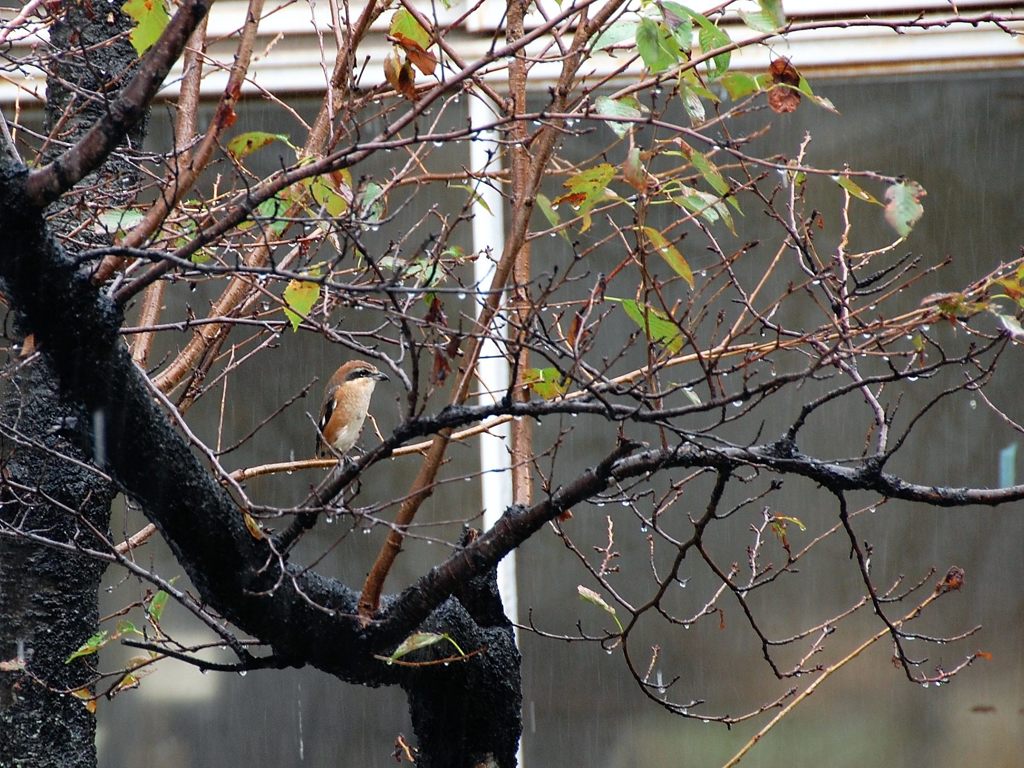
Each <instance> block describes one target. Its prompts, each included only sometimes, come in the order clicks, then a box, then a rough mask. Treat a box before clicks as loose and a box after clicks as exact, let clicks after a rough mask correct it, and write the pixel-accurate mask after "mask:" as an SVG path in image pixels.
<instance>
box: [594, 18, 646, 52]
mask: <svg viewBox="0 0 1024 768" xmlns="http://www.w3.org/2000/svg"><path fill="white" fill-rule="evenodd" d="M637 26H638V24H637V22H636V21H617V22H615V23H614V24H612V25H611V26H610V27H608V28H607V29H606V30H605V31H604V32H602V33H601V34H600V35H598V36H597V40H595V41H594V50H595V51H603V50H604V49H606V48H611V47H612V46H615V45H618V44H619V43H625V42H626V41H629V42H630V43H634V42H635V40H636V28H637Z"/></svg>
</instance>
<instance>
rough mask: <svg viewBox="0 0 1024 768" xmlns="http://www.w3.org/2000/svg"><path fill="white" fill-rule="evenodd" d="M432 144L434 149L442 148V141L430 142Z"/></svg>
mask: <svg viewBox="0 0 1024 768" xmlns="http://www.w3.org/2000/svg"><path fill="white" fill-rule="evenodd" d="M432 143H433V145H434V146H435V147H443V146H444V142H443V141H435V142H432Z"/></svg>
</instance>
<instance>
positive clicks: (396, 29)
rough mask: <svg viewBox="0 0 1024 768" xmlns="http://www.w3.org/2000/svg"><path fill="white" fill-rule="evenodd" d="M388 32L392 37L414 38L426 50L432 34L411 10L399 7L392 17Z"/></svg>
mask: <svg viewBox="0 0 1024 768" xmlns="http://www.w3.org/2000/svg"><path fill="white" fill-rule="evenodd" d="M388 34H389V35H391V36H392V37H404V38H406V39H408V40H412V41H413V42H414V43H416V44H417V45H419V47H420V48H423V49H424V50H425V49H426V48H428V47H429V46H430V34H429V33H428V32H427V30H425V29H424V28H423V27H422V26H421V25H420V23H419V22H418V21H416V17H414V16H413V15H412V14H411V13H409V11H407V10H406V9H405V8H399V9H398V10H397V11H395V15H394V16H392V17H391V26H390V27H389V28H388Z"/></svg>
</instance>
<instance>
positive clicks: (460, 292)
mask: <svg viewBox="0 0 1024 768" xmlns="http://www.w3.org/2000/svg"><path fill="white" fill-rule="evenodd" d="M458 295H459V301H463V300H465V298H466V292H465V291H459V294H458Z"/></svg>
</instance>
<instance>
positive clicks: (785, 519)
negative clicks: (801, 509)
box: [772, 515, 807, 531]
mask: <svg viewBox="0 0 1024 768" xmlns="http://www.w3.org/2000/svg"><path fill="white" fill-rule="evenodd" d="M772 521H773V522H780V523H792V524H793V525H795V526H796V527H797V528H799V529H800V530H801V531H806V530H807V526H806V525H804V524H803V523H802V522H801V521H800V518H799V517H793V516H792V515H772Z"/></svg>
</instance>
